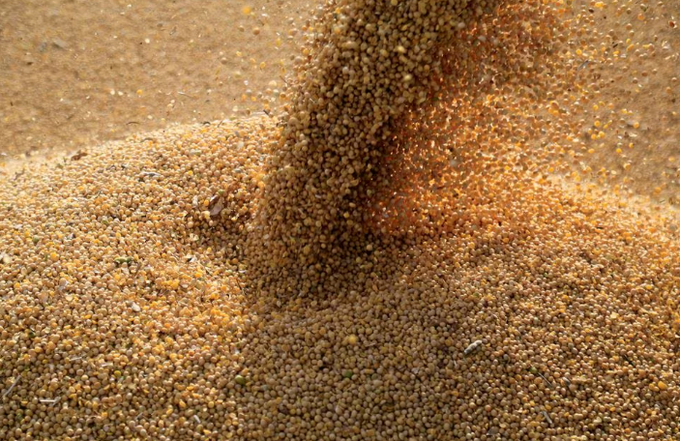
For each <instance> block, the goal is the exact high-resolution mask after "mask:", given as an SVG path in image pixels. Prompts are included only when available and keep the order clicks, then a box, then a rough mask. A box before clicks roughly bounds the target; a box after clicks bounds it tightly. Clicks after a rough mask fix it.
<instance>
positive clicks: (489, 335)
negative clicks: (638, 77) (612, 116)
mask: <svg viewBox="0 0 680 441" xmlns="http://www.w3.org/2000/svg"><path fill="white" fill-rule="evenodd" d="M568 10H569V7H568V6H566V5H564V4H562V3H561V2H554V3H546V2H533V1H531V2H517V3H516V2H500V1H499V2H488V1H487V2H484V1H479V2H472V1H469V2H468V1H457V0H450V1H430V2H427V1H403V0H402V1H395V0H390V1H382V0H380V1H372V0H341V1H336V2H330V3H328V4H327V5H326V6H324V8H322V9H321V10H320V11H319V13H318V18H317V20H316V21H315V22H313V23H311V24H310V25H309V26H308V28H307V29H306V31H307V35H308V41H307V43H306V44H305V45H304V46H303V47H302V48H301V54H300V59H299V60H298V67H297V70H296V72H297V73H296V76H295V77H293V78H291V79H290V80H289V88H288V90H287V91H286V94H287V95H288V96H290V97H291V98H290V101H289V103H288V106H287V108H286V113H285V114H283V115H281V116H280V120H277V119H275V118H269V117H262V118H254V119H249V120H243V121H237V122H227V123H219V124H218V123H214V124H211V125H206V126H198V127H191V128H174V129H168V130H167V131H165V132H158V133H152V134H145V135H139V136H136V137H133V138H131V139H129V140H127V141H125V142H122V143H115V144H108V145H104V146H101V147H99V148H96V149H91V150H89V151H88V152H87V154H85V153H86V152H83V153H79V154H76V155H74V156H72V157H71V158H67V159H65V160H64V161H63V162H62V163H59V164H52V165H48V166H44V167H40V168H35V169H33V170H28V171H26V172H24V173H18V174H17V175H16V176H14V177H13V178H11V180H10V182H8V183H9V184H11V185H5V186H3V187H2V190H0V276H1V278H0V360H2V364H1V365H0V400H1V401H0V439H3V440H4V439H7V440H27V439H33V440H42V439H64V440H66V439H68V440H89V439H154V440H156V439H158V440H184V439H207V440H222V439H258V440H259V439H291V440H302V439H304V440H327V439H328V440H373V439H375V440H391V439H395V440H440V439H452V440H462V439H465V440H508V439H510V440H519V439H537V440H543V439H555V440H588V439H597V440H620V439H631V440H647V439H659V440H664V439H674V438H677V437H678V435H679V434H680V427H678V424H679V423H678V421H680V408H679V405H680V383H679V382H678V381H677V372H678V371H679V370H680V357H679V351H680V336H679V335H678V333H679V332H680V315H678V312H679V307H678V306H679V305H678V294H679V292H678V291H680V289H679V286H680V285H679V281H680V280H679V278H680V260H679V258H678V257H677V256H678V252H679V251H680V249H679V248H680V247H679V246H678V245H679V243H680V242H679V241H678V237H677V234H676V233H675V225H674V223H673V219H672V218H670V217H667V216H664V215H663V213H658V212H655V211H654V210H652V209H649V208H645V207H636V206H634V205H631V204H630V203H626V202H625V201H618V200H616V199H612V198H609V197H608V196H606V195H604V196H603V195H602V194H601V190H600V189H599V188H598V187H595V186H591V185H586V184H584V185H580V186H575V185H572V184H569V185H566V184H564V183H563V182H564V181H563V180H562V179H561V178H558V177H557V173H558V172H564V171H568V170H572V167H573V166H574V164H573V159H574V158H575V157H576V154H575V153H570V152H573V150H572V149H574V148H576V147H580V143H581V140H580V139H578V137H579V134H578V133H576V134H575V133H573V130H572V128H573V124H574V123H573V120H572V117H573V114H574V113H576V112H574V111H573V110H572V109H573V107H572V106H573V105H574V102H575V101H576V100H585V99H586V98H585V96H586V95H587V94H588V93H589V92H588V91H587V90H586V91H584V90H585V89H587V86H586V85H584V84H583V83H582V82H580V81H579V79H578V78H577V75H576V74H575V73H574V71H575V68H576V67H578V65H576V66H574V60H575V59H574V58H573V54H572V53H571V52H569V51H567V50H564V48H563V46H562V44H563V43H565V42H567V41H568V37H569V34H568V32H575V30H577V29H579V28H578V26H576V25H573V24H574V23H578V20H575V21H566V20H565V18H566V17H568V16H569V15H568ZM573 177H576V176H575V175H574V176H573Z"/></svg>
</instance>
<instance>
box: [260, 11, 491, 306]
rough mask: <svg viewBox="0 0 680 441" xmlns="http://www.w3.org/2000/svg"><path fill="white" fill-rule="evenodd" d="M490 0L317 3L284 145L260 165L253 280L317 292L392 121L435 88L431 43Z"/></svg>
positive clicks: (348, 230) (352, 223)
mask: <svg viewBox="0 0 680 441" xmlns="http://www.w3.org/2000/svg"><path fill="white" fill-rule="evenodd" d="M496 3H498V2H497V1H464V0H439V1H426V0H408V1H395V0H375V1H374V0H358V1H349V0H341V1H333V2H329V3H328V4H327V5H326V6H325V7H324V8H323V10H322V11H321V12H320V14H319V17H318V18H317V21H316V23H315V24H314V30H313V32H312V35H311V37H310V41H308V43H307V45H305V47H304V49H303V51H302V55H303V58H301V59H300V60H299V65H298V66H297V76H295V77H294V78H293V81H294V84H292V85H291V87H292V88H293V92H294V95H293V98H292V101H291V103H290V104H289V106H287V112H288V113H287V117H284V118H283V131H282V139H281V147H280V148H279V149H277V150H276V151H274V152H273V154H272V156H271V157H270V158H269V161H268V163H267V173H268V176H267V180H266V187H265V191H264V197H263V199H262V201H261V213H260V216H261V220H262V224H263V227H264V228H263V229H262V231H261V234H262V239H263V241H264V244H265V248H266V251H265V254H266V255H264V256H262V259H261V261H260V263H258V264H256V265H253V267H254V268H253V272H254V274H255V278H258V279H259V280H260V282H261V283H264V282H265V281H266V280H267V279H269V280H271V281H272V282H273V283H274V285H273V286H272V287H271V288H272V289H273V290H274V291H275V292H277V293H284V292H289V293H294V294H298V293H300V294H305V293H307V292H309V291H318V290H320V288H319V287H320V286H321V285H322V284H323V280H324V278H325V277H327V276H329V275H330V273H332V272H333V271H334V270H333V267H334V265H333V264H334V263H336V262H335V261H336V260H337V256H339V255H341V253H342V250H343V248H345V249H346V248H347V247H348V246H349V245H348V244H349V242H350V240H349V239H348V238H349V237H350V236H351V235H352V233H353V232H355V231H358V230H359V229H360V225H361V222H362V213H361V210H360V209H359V207H358V202H359V199H360V197H361V196H363V194H361V192H364V191H366V187H367V185H362V184H366V183H367V181H368V180H370V177H371V175H372V172H373V168H374V167H375V166H376V164H377V162H376V161H377V160H379V158H380V157H381V156H382V154H383V153H384V150H385V148H386V147H387V146H389V144H390V142H389V141H391V140H389V136H390V134H391V132H392V128H394V127H395V126H397V125H398V121H399V120H400V118H401V117H402V116H403V115H404V113H405V111H406V110H407V109H410V108H411V107H412V106H414V105H419V104H423V103H425V102H426V100H427V99H428V96H430V95H431V94H432V92H434V91H436V86H437V85H438V83H437V82H436V81H435V80H436V79H437V78H438V77H439V75H440V73H441V72H440V67H441V66H440V61H441V60H440V59H439V58H440V56H438V55H437V53H436V51H437V49H438V48H441V47H445V46H446V44H447V43H448V42H449V41H450V39H451V37H452V35H453V33H454V32H455V31H456V30H460V29H462V28H464V27H466V26H467V25H469V24H470V23H471V22H472V20H474V19H475V18H479V17H480V16H482V15H483V14H484V13H485V12H486V13H488V12H490V11H492V10H493V7H494V5H495V4H496ZM339 239H340V240H339ZM255 248H258V249H259V248H261V246H260V244H259V241H258V244H257V245H256V247H255ZM253 257H254V260H257V259H256V258H255V256H253ZM296 275H297V277H299V278H300V280H299V281H297V282H295V281H293V280H292V278H293V277H295V276H296ZM272 277H273V279H272ZM277 277H278V279H277ZM284 279H285V281H283V282H282V280H284ZM277 280H279V282H277Z"/></svg>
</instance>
